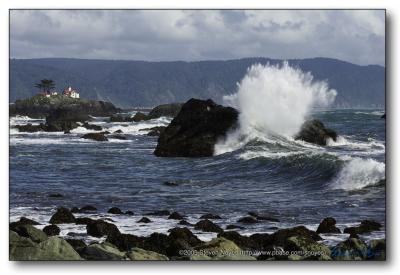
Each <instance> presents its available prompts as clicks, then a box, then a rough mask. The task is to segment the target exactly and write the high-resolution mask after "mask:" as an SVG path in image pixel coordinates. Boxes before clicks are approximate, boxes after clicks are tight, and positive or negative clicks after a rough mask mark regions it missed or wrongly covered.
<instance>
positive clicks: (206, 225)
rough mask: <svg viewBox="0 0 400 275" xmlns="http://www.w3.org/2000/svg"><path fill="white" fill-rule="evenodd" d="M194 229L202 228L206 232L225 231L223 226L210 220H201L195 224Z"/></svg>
mask: <svg viewBox="0 0 400 275" xmlns="http://www.w3.org/2000/svg"><path fill="white" fill-rule="evenodd" d="M194 229H197V230H201V231H204V232H217V233H220V232H223V230H222V228H221V227H219V226H218V225H216V224H215V223H213V222H212V221H210V220H201V221H199V222H198V223H196V224H195V225H194Z"/></svg>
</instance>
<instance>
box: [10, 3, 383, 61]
mask: <svg viewBox="0 0 400 275" xmlns="http://www.w3.org/2000/svg"><path fill="white" fill-rule="evenodd" d="M10 30H11V32H10V37H11V41H10V45H11V57H12V58H40V57H71V58H99V59H129V60H152V61H160V60H187V61H191V60H209V59H231V58H243V57H259V56H263V57H270V58H309V57H331V58H339V59H342V60H346V61H349V62H353V63H358V64H381V65H384V60H385V13H384V11H383V10H309V11H305V10H12V11H11V15H10Z"/></svg>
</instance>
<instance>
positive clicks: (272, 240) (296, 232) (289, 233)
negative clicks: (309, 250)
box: [264, 226, 322, 247]
mask: <svg viewBox="0 0 400 275" xmlns="http://www.w3.org/2000/svg"><path fill="white" fill-rule="evenodd" d="M297 236H298V237H304V238H307V239H309V240H313V241H320V240H322V238H321V237H320V236H319V235H318V234H317V233H316V232H314V231H312V230H309V229H307V228H306V227H305V226H296V227H292V228H286V229H280V230H278V231H276V232H274V233H273V234H271V235H269V236H266V237H267V238H266V239H264V244H265V243H269V244H273V245H275V246H281V247H285V245H286V242H287V240H288V239H289V238H290V237H297Z"/></svg>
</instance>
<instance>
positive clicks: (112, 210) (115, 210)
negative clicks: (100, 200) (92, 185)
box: [107, 207, 124, 215]
mask: <svg viewBox="0 0 400 275" xmlns="http://www.w3.org/2000/svg"><path fill="white" fill-rule="evenodd" d="M107 213H110V214H114V215H122V214H124V212H122V210H121V209H119V208H118V207H111V208H110V209H108V211H107Z"/></svg>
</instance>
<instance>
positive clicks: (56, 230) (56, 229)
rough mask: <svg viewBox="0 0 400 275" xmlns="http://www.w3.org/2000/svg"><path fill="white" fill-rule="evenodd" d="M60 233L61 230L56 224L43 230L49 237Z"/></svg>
mask: <svg viewBox="0 0 400 275" xmlns="http://www.w3.org/2000/svg"><path fill="white" fill-rule="evenodd" d="M60 231H61V230H60V228H59V227H58V226H57V225H55V224H51V225H47V226H45V227H44V228H43V232H44V233H46V235H47V236H57V235H59V234H60Z"/></svg>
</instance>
